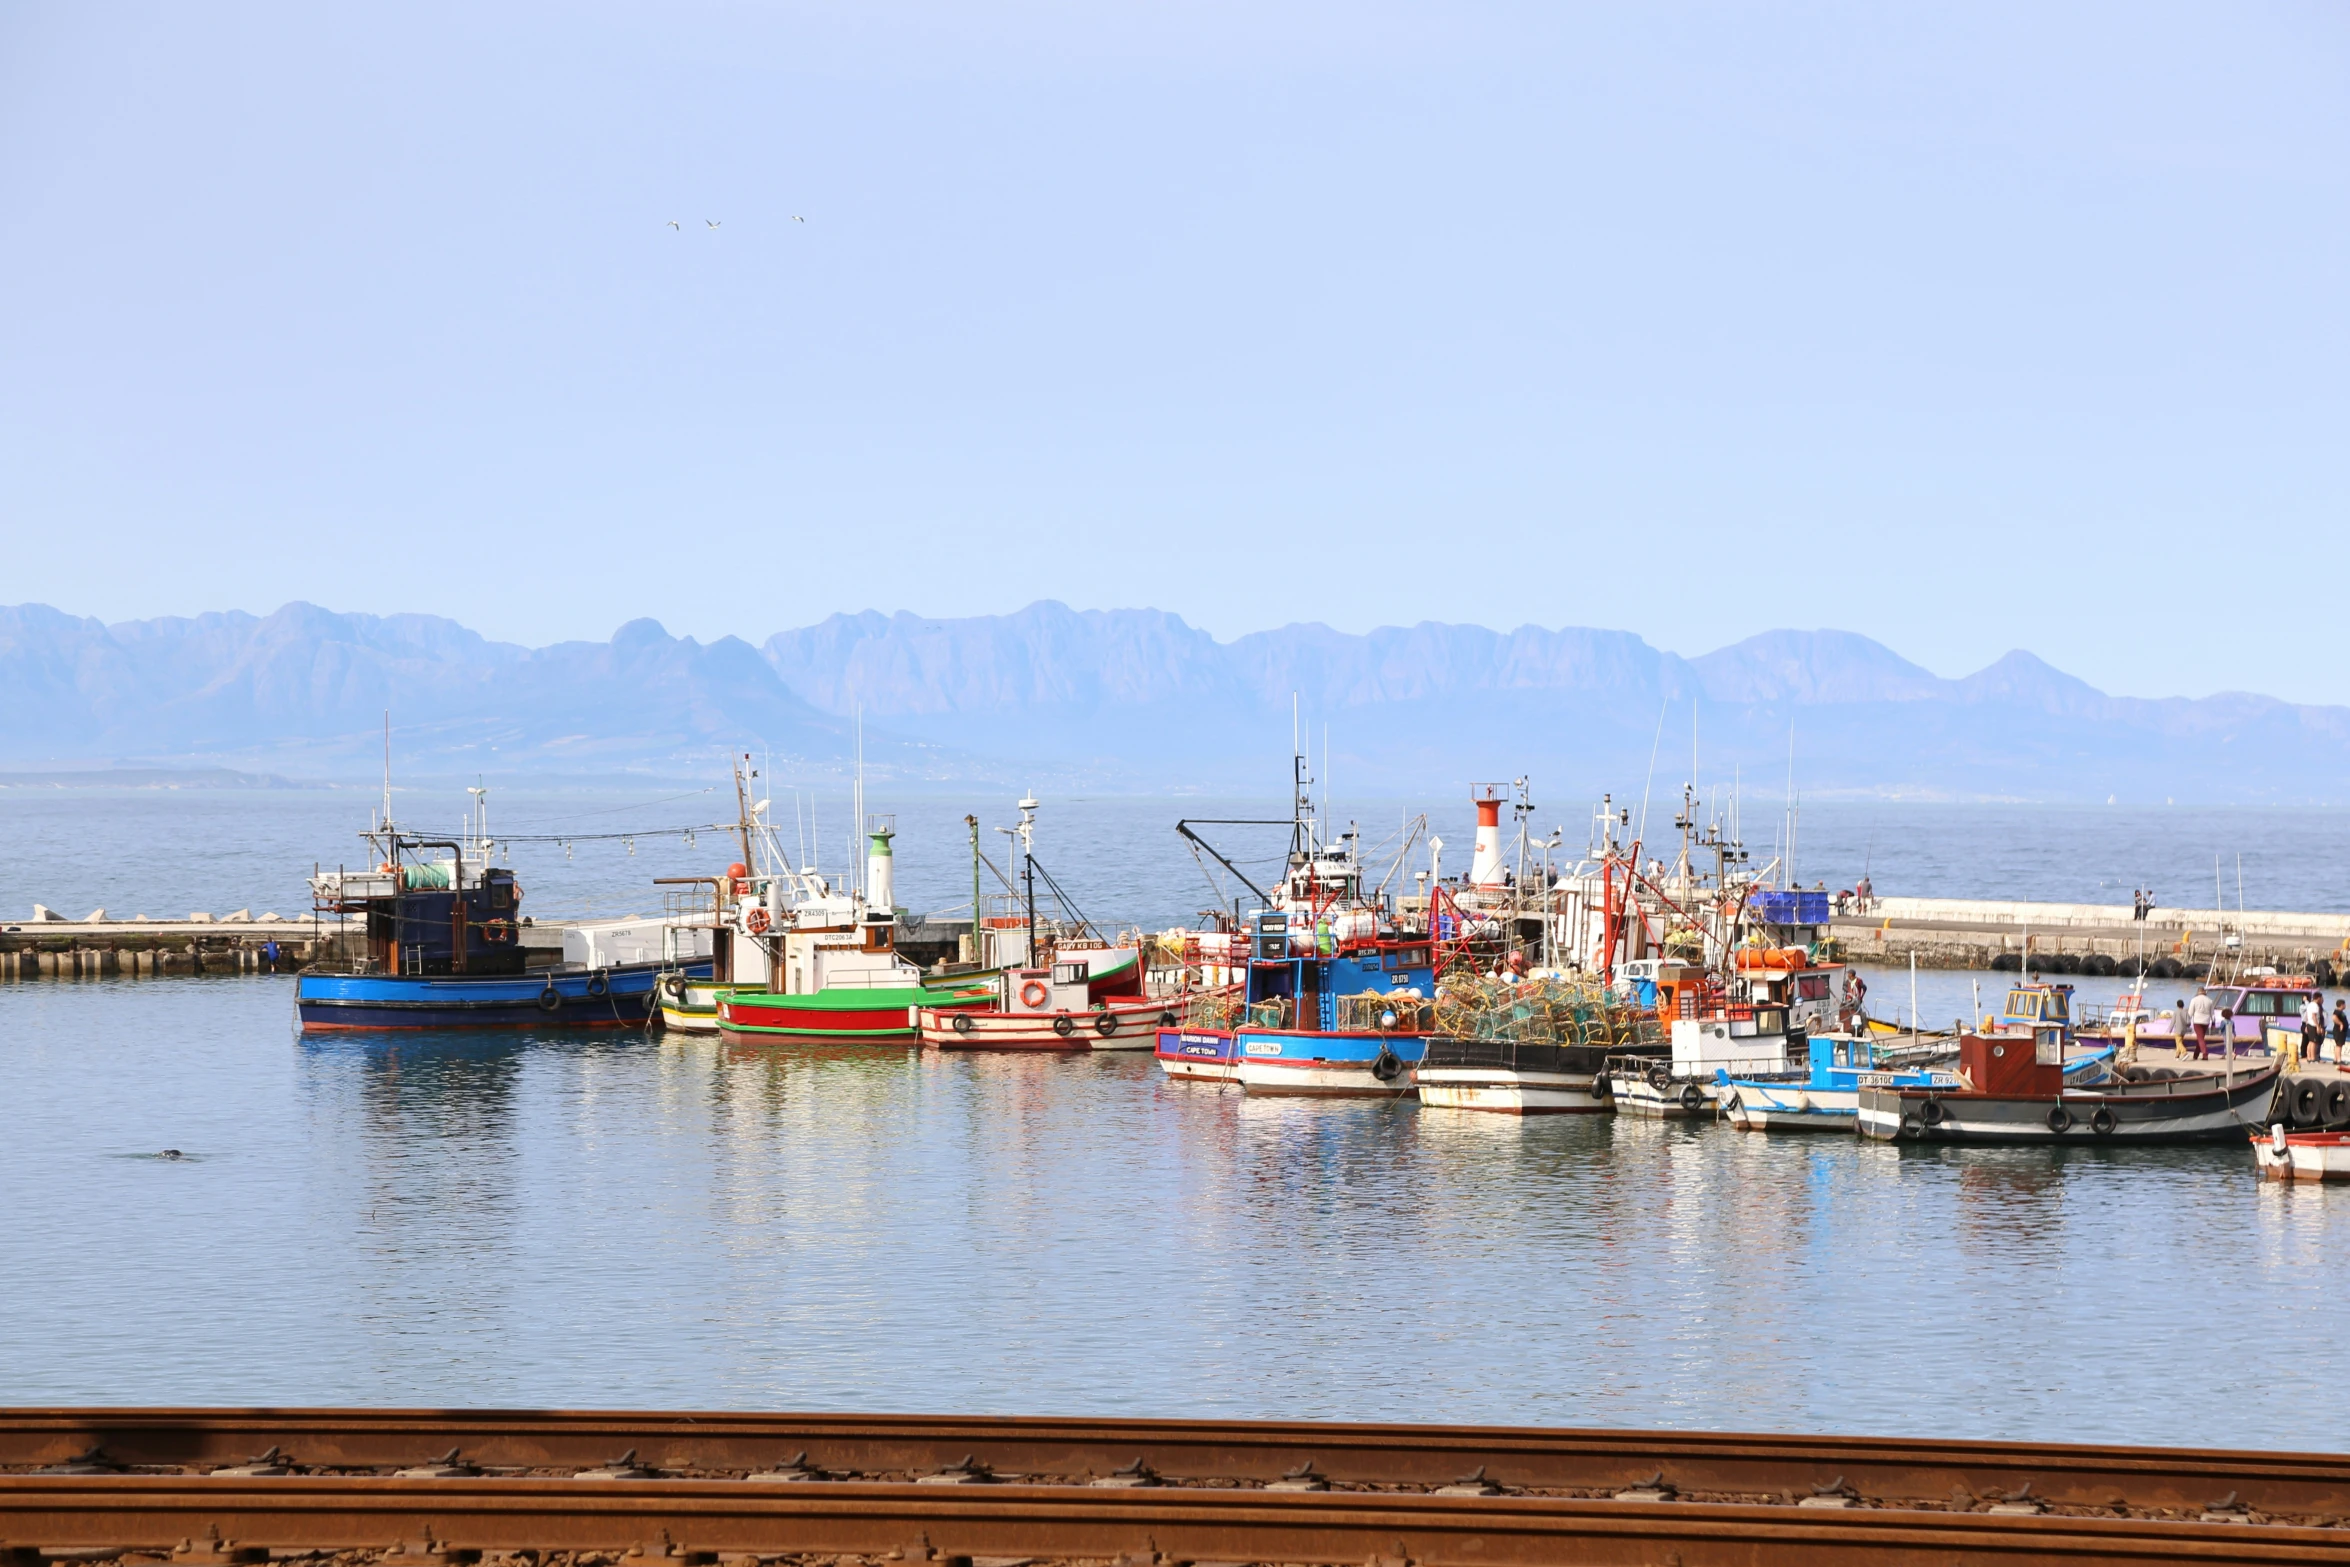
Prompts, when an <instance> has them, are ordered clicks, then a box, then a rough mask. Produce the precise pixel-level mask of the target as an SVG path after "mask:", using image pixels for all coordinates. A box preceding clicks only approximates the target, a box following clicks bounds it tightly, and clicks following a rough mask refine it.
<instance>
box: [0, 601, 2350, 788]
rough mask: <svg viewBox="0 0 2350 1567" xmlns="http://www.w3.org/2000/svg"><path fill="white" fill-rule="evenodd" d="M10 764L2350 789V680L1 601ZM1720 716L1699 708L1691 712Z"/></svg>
mask: <svg viewBox="0 0 2350 1567" xmlns="http://www.w3.org/2000/svg"><path fill="white" fill-rule="evenodd" d="M0 696H4V697H5V698H6V700H7V702H8V704H9V708H10V711H11V712H12V713H14V714H15V715H16V716H17V718H18V722H17V723H15V724H13V725H11V726H8V728H7V729H5V730H4V731H0V763H5V764H7V765H9V766H13V767H25V766H29V765H33V764H56V763H63V762H70V763H74V764H76V765H86V764H91V763H95V762H101V761H115V762H123V763H140V764H146V765H154V764H157V763H162V762H170V763H180V764H184V763H187V762H189V761H191V760H201V761H203V762H206V763H210V764H215V765H223V764H229V763H234V764H236V765H239V766H246V767H267V768H270V769H272V770H275V771H279V772H284V773H288V774H291V775H295V776H314V777H315V776H329V775H332V776H355V775H358V774H360V773H364V772H365V771H366V770H368V769H369V768H370V767H371V766H372V764H373V758H374V757H375V755H376V754H377V751H378V750H379V748H380V745H381V735H380V725H381V722H382V715H383V713H384V711H385V709H387V708H389V709H391V710H392V712H393V716H394V722H395V725H396V726H397V731H398V732H397V736H396V739H397V749H398V751H399V754H400V755H401V757H402V758H403V764H404V765H408V766H414V767H420V768H424V769H428V770H440V771H450V772H454V771H465V772H474V771H485V770H486V771H494V772H500V773H505V774H509V775H512V774H515V773H541V774H543V773H547V772H586V771H601V772H620V771H647V770H650V771H659V772H663V773H667V774H678V773H685V772H706V771H709V770H711V769H712V768H714V767H718V766H722V765H723V761H722V758H723V757H724V756H725V755H726V754H727V753H728V752H729V751H732V750H736V749H745V748H747V749H753V750H758V751H762V752H766V753H771V754H772V755H774V757H775V758H776V759H777V761H778V762H779V763H788V764H790V765H791V766H793V767H795V768H799V769H801V770H805V771H814V772H829V773H837V772H838V771H840V770H841V769H842V768H843V767H845V766H846V765H847V762H848V758H849V757H850V755H851V754H852V752H853V749H854V745H855V739H854V736H855V732H856V725H857V722H858V721H859V720H860V719H861V720H862V723H863V725H864V730H865V750H866V756H867V761H868V765H869V767H870V768H872V769H873V770H874V771H875V772H876V774H877V775H878V776H883V777H897V778H901V779H907V780H919V779H935V780H948V779H961V778H989V779H995V780H998V781H1009V782H1030V781H1039V782H1041V781H1045V780H1048V779H1049V780H1052V781H1054V782H1055V783H1056V785H1057V786H1061V787H1068V786H1071V785H1075V786H1081V787H1098V788H1111V789H1143V790H1151V791H1181V790H1209V789H1214V790H1228V789H1246V790H1251V791H1254V792H1267V793H1270V792H1275V791H1276V790H1277V789H1278V788H1279V787H1280V783H1279V780H1280V779H1281V778H1282V777H1283V776H1284V775H1285V764H1284V762H1283V758H1285V757H1286V756H1287V754H1288V750H1289V745H1290V737H1291V733H1292V713H1293V700H1294V704H1295V708H1294V710H1295V712H1296V713H1297V714H1298V715H1299V716H1300V717H1302V719H1303V721H1304V724H1305V731H1306V734H1307V735H1308V736H1309V737H1310V738H1311V739H1312V741H1313V742H1314V745H1313V749H1314V750H1315V752H1316V754H1317V755H1318V754H1319V753H1320V752H1321V750H1322V748H1323V746H1324V744H1325V741H1324V735H1325V732H1326V733H1327V742H1326V743H1327V746H1328V748H1329V752H1330V763H1329V765H1330V767H1331V769H1332V770H1333V771H1334V772H1335V773H1338V774H1339V775H1340V776H1341V777H1342V778H1343V779H1344V780H1345V782H1346V783H1347V784H1348V785H1350V786H1352V787H1353V788H1355V789H1358V790H1360V789H1368V788H1378V789H1392V790H1395V791H1399V792H1410V791H1416V790H1426V789H1431V788H1447V789H1449V788H1452V787H1456V786H1457V785H1458V784H1460V783H1461V782H1462V781H1464V780H1466V779H1470V778H1507V777H1513V776H1516V775H1517V774H1519V773H1524V772H1539V773H1540V774H1541V775H1542V776H1543V777H1544V778H1545V779H1546V780H1549V784H1550V787H1551V788H1552V790H1553V791H1554V792H1555V790H1556V789H1557V788H1560V787H1568V788H1573V789H1577V790H1588V791H1589V792H1592V793H1594V794H1596V793H1598V792H1600V791H1601V790H1604V789H1610V788H1612V789H1614V790H1616V791H1617V792H1619V793H1620V792H1624V791H1625V790H1626V789H1628V788H1630V787H1633V786H1636V785H1638V784H1639V783H1640V782H1641V780H1642V779H1643V778H1644V777H1645V776H1646V773H1647V770H1648V768H1649V766H1650V762H1651V758H1652V756H1661V760H1660V761H1658V762H1657V764H1656V765H1657V766H1658V769H1659V771H1660V774H1661V775H1662V776H1663V777H1670V778H1674V779H1679V778H1681V777H1683V776H1685V775H1686V773H1687V772H1688V771H1689V768H1690V766H1691V765H1692V761H1691V748H1692V745H1694V746H1695V747H1696V755H1695V761H1694V765H1695V766H1697V767H1700V768H1702V769H1703V770H1704V771H1705V773H1706V775H1707V776H1708V777H1709V778H1718V777H1720V776H1722V775H1725V774H1728V773H1730V772H1731V771H1733V770H1736V771H1739V772H1741V773H1742V774H1743V775H1744V776H1745V777H1746V778H1747V779H1748V780H1750V787H1751V786H1753V785H1756V784H1759V785H1761V786H1762V787H1763V788H1765V789H1767V788H1768V787H1769V782H1768V781H1769V780H1775V779H1782V778H1784V777H1785V774H1786V768H1787V765H1788V756H1789V748H1790V743H1791V741H1792V744H1793V747H1794V752H1795V761H1796V776H1797V781H1798V784H1799V786H1801V787H1804V788H1806V789H1808V790H1811V791H1812V792H1814V793H1818V792H1821V791H1839V792H1889V793H1903V794H1912V795H1917V794H1929V795H1932V794H1939V795H1948V796H1953V797H1983V796H1989V797H2000V798H2075V799H2081V798H2087V799H2103V798H2106V797H2107V796H2108V795H2115V796H2119V797H2122V798H2128V799H2134V800H2148V799H2154V800H2159V799H2163V798H2171V797H2176V798H2180V799H2196V800H2205V801H2209V800H2222V799H2225V800H2258V799H2268V800H2323V799H2335V798H2340V797H2342V796H2344V795H2346V794H2350V708H2341V707H2309V706H2295V705H2292V704H2288V703H2284V702H2279V701H2276V700H2273V699H2271V698H2267V697H2261V696H2253V695H2243V694H2230V695H2224V696H2216V697H2210V698H2205V699H2200V700H2188V699H2184V698H2173V699H2164V700H2159V701H2147V700H2141V699H2135V698H2119V697H2111V696H2107V695H2105V694H2104V693H2102V692H2099V691H2097V690H2095V689H2094V688H2093V687H2091V686H2089V685H2088V684H2086V683H2085V682H2083V681H2080V680H2077V679H2075V678H2073V677H2072V676H2069V675H2066V674H2064V673H2062V672H2061V671H2059V670H2056V669H2053V668H2051V667H2050V666H2049V665H2047V664H2046V663H2044V662H2042V661H2041V660H2039V659H2037V658H2035V657H2033V656H2032V655H2031V654H2029V653H2024V652H2014V653H2010V654H2008V655H2007V656H2006V657H2004V658H2002V659H2000V660H1999V661H1997V662H1996V663H1994V664H1992V665H1990V666H1988V667H1987V668H1985V669H1982V670H1979V671H1977V672H1975V673H1974V674H1971V675H1968V676H1965V677H1964V678H1961V679H1956V680H1946V679H1943V678H1941V677H1940V676H1937V675H1935V674H1933V673H1932V672H1931V671H1928V670H1926V669H1922V668H1920V667H1919V666H1917V665H1915V664H1912V663H1910V662H1909V661H1907V660H1906V659H1903V658H1901V657H1900V656H1899V655H1898V654H1896V653H1894V652H1893V651H1892V650H1891V649H1889V648H1886V647H1885V646H1883V645H1882V644H1880V643H1877V642H1874V641H1872V640H1870V639H1868V638H1866V637H1862V636H1857V635H1854V634H1852V633H1850V632H1842V631H1833V630H1819V631H1793V630H1788V631H1772V632H1766V633H1763V634H1761V635H1759V636H1754V637H1749V638H1747V639H1746V640H1744V641H1742V642H1738V643H1736V644H1733V645H1731V646H1729V647H1725V648H1721V649H1718V650H1716V651H1714V652H1710V653H1706V654H1702V655H1700V656H1697V657H1693V658H1691V657H1683V656H1681V655H1678V654H1674V653H1669V652H1665V651H1662V650H1660V649H1658V648H1655V647H1652V646H1650V645H1649V644H1648V643H1647V642H1645V641H1643V640H1642V639H1641V638H1639V637H1637V636H1635V635H1633V634H1631V633H1629V632H1621V631H1606V630H1594V629H1589V628H1580V627H1565V628H1559V629H1555V630H1554V629H1549V628H1544V627H1538V626H1522V627H1518V628H1516V629H1514V630H1509V631H1496V630H1491V629H1488V628H1485V627H1481V626H1464V625H1447V624H1439V623H1435V622H1423V623H1421V624H1419V625H1416V626H1406V627H1382V628H1379V629H1377V630H1374V631H1371V632H1367V633H1363V634H1360V635H1356V634H1352V633H1344V632H1338V631H1334V630H1332V629H1330V628H1329V627H1327V626H1322V625H1311V624H1308V625H1292V626H1285V627H1282V628H1280V629H1278V630H1271V631H1261V632H1253V633H1250V634H1248V635H1246V636H1242V637H1239V638H1236V639H1234V640H1233V641H1231V642H1219V641H1217V640H1216V639H1215V638H1214V637H1212V636H1210V635H1209V634H1208V633H1207V632H1205V631H1202V630H1200V629H1199V628H1197V627H1195V626H1192V625H1190V624H1188V623H1186V622H1185V621H1184V620H1183V619H1181V618H1180V617H1179V616H1176V615H1172V614H1169V613H1166V612H1164V611H1160V610H1150V609H1130V610H1073V609H1070V608H1068V607H1067V606H1065V605H1062V604H1058V603H1053V602H1050V601H1046V602H1040V603H1036V604H1032V605H1030V606H1028V607H1027V608H1025V609H1023V610H1020V611H1017V612H1016V613H1013V614H1009V615H989V616H973V617H966V618H953V619H949V618H940V617H933V616H919V615H913V614H908V613H898V614H890V615H884V614H881V613H878V612H874V611H867V612H864V613H860V614H839V615H834V616H831V617H830V618H828V619H826V620H824V621H822V622H820V623H818V624H816V625H813V626H806V627H802V628H799V629H796V630H789V631H781V632H777V633H775V634H774V635H772V636H770V637H769V638H768V639H767V640H766V641H765V642H764V643H763V644H761V645H759V646H756V647H754V646H753V645H752V644H750V643H748V642H746V641H743V640H741V639H739V638H736V637H722V638H719V639H718V640H716V641H714V642H710V643H706V644H705V643H702V642H698V641H696V640H694V639H692V638H679V637H672V636H670V635H669V634H668V633H667V632H666V631H665V630H664V629H663V628H662V627H661V626H660V625H659V624H657V623H656V622H653V621H650V620H637V621H632V622H630V623H629V624H627V625H625V626H623V627H621V628H620V629H619V630H618V631H617V632H615V633H614V634H613V636H612V638H611V640H610V641H608V642H567V643H558V644H555V645H553V646H550V647H544V648H525V647H520V646H517V645H514V644H511V643H500V642H493V641H491V640H489V639H487V638H484V637H482V636H480V635H479V634H478V633H475V632H473V631H471V630H469V629H467V628H466V627H464V626H462V625H459V624H458V623H456V622H454V621H450V620H445V619H441V618H439V617H435V616H428V615H391V616H375V615H363V614H343V613H337V612H334V611H329V610H325V609H321V608H318V607H317V606H315V605H310V604H289V605H286V606H285V607H283V608H281V609H279V610H277V611H276V612H274V613H273V614H270V615H266V616H256V615H250V614H244V613H240V612H229V613H220V614H208V615H200V616H195V617H189V618H178V617H171V618H164V619H157V620H147V621H131V622H124V623H121V624H118V625H111V626H110V625H106V624H104V623H102V622H99V621H97V620H92V619H86V618H79V617H75V616H71V615H67V614H64V613H62V612H60V611H58V610H55V609H51V608H49V607H47V606H44V605H37V604H28V605H19V606H15V607H13V608H0ZM1693 726H1694V730H1695V733H1694V735H1693V734H1692V728H1693Z"/></svg>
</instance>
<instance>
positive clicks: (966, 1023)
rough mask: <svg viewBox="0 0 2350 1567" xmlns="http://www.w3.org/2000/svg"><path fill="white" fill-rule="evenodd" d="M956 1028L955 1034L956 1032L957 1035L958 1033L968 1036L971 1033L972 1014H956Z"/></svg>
mask: <svg viewBox="0 0 2350 1567" xmlns="http://www.w3.org/2000/svg"><path fill="white" fill-rule="evenodd" d="M954 1027H955V1032H956V1033H958V1034H968V1033H970V1032H971V1014H970V1013H968V1012H958V1013H956V1014H955V1024H954Z"/></svg>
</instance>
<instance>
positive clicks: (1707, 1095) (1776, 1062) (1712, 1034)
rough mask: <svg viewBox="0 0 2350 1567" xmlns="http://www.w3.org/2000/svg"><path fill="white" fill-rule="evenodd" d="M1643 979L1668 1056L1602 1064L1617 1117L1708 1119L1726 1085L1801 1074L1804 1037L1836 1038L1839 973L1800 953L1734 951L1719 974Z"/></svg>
mask: <svg viewBox="0 0 2350 1567" xmlns="http://www.w3.org/2000/svg"><path fill="white" fill-rule="evenodd" d="M1651 972H1652V974H1653V976H1654V977H1653V980H1652V983H1653V984H1654V986H1655V991H1656V996H1657V1002H1656V1011H1657V1016H1658V1017H1659V1019H1660V1020H1661V1019H1669V1020H1670V1022H1669V1024H1668V1025H1667V1030H1668V1037H1669V1039H1670V1042H1671V1053H1670V1054H1669V1056H1666V1057H1664V1058H1662V1059H1659V1058H1657V1057H1655V1056H1652V1055H1644V1054H1628V1055H1618V1056H1615V1057H1611V1059H1610V1060H1609V1062H1608V1065H1607V1068H1606V1071H1607V1078H1608V1086H1609V1089H1610V1092H1611V1094H1612V1096H1613V1098H1614V1100H1615V1105H1616V1109H1617V1110H1618V1111H1619V1112H1620V1113H1625V1114H1631V1115H1647V1116H1657V1117H1663V1118H1681V1117H1687V1116H1693V1115H1703V1114H1707V1113H1709V1112H1710V1111H1711V1110H1712V1108H1713V1106H1714V1103H1715V1101H1716V1100H1717V1098H1719V1097H1720V1095H1721V1093H1722V1089H1723V1085H1724V1084H1726V1083H1728V1082H1730V1081H1731V1080H1739V1081H1748V1082H1751V1081H1756V1080H1760V1079H1765V1078H1795V1077H1800V1076H1803V1075H1805V1074H1806V1073H1808V1072H1809V1070H1810V1067H1811V1040H1812V1038H1813V1036H1814V1035H1821V1034H1835V1033H1836V1032H1837V1029H1836V1021H1837V1020H1836V1008H1837V1005H1838V995H1839V987H1838V981H1839V980H1840V979H1841V977H1842V976H1843V974H1844V972H1845V970H1844V966H1843V965H1842V964H1839V963H1827V962H1815V961H1813V959H1812V958H1811V957H1810V955H1809V954H1808V953H1807V952H1806V951H1805V950H1804V949H1802V948H1799V947H1753V946H1744V947H1735V948H1733V949H1731V952H1730V961H1729V962H1728V963H1727V964H1726V965H1725V968H1724V970H1723V971H1722V972H1719V973H1715V972H1711V971H1709V970H1708V969H1706V968H1704V967H1702V966H1700V965H1698V964H1694V963H1684V964H1669V963H1667V964H1658V965H1656V966H1655V967H1654V968H1653V969H1652V970H1651Z"/></svg>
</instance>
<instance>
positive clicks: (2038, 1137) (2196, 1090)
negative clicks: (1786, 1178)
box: [1859, 1028, 2279, 1144]
mask: <svg viewBox="0 0 2350 1567" xmlns="http://www.w3.org/2000/svg"><path fill="white" fill-rule="evenodd" d="M1959 1072H1960V1074H1961V1075H1962V1076H1963V1077H1964V1078H1965V1079H1966V1080H1967V1083H1968V1085H1969V1086H1968V1087H1966V1088H1965V1089H1963V1090H1957V1091H1953V1090H1951V1089H1947V1088H1935V1087H1903V1086H1898V1085H1895V1084H1892V1083H1882V1084H1880V1083H1875V1082H1867V1083H1864V1084H1863V1085H1862V1087H1861V1090H1860V1110H1859V1113H1860V1130H1861V1132H1862V1134H1863V1135H1864V1136H1868V1137H1873V1138H1877V1139H1880V1140H1882V1141H1887V1142H1917V1143H2098V1144H2113V1143H2197V1142H2234V1141H2236V1140H2237V1139H2238V1138H2241V1137H2243V1136H2244V1135H2245V1134H2246V1131H2247V1130H2248V1129H2249V1128H2252V1127H2256V1126H2261V1125H2264V1124H2266V1123H2267V1121H2268V1120H2269V1119H2270V1117H2269V1111H2270V1109H2271V1107H2272V1105H2273V1104H2274V1102H2275V1100H2276V1098H2277V1084H2278V1080H2279V1074H2278V1069H2277V1067H2276V1066H2275V1065H2274V1064H2271V1065H2268V1066H2265V1067H2263V1068H2261V1069H2260V1070H2259V1071H2256V1072H2249V1073H2242V1074H2230V1073H2225V1072H2215V1073H2209V1074H2192V1075H2187V1076H2180V1077H2165V1078H2154V1079H2150V1080H2145V1081H2138V1082H2126V1081H2125V1082H2120V1083H2108V1084H2101V1085H2099V1086H2097V1087H2094V1088H2066V1087H2065V1086H2064V1047H2063V1043H2062V1040H2061V1038H2060V1037H2059V1034H2058V1031H2057V1030H2056V1029H2054V1028H2046V1029H2040V1030H2032V1031H2027V1030H2021V1029H2016V1030H2000V1031H1995V1032H1986V1033H1969V1034H1966V1035H1963V1036H1962V1037H1961V1038H1960V1040H1959Z"/></svg>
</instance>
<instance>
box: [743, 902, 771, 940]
mask: <svg viewBox="0 0 2350 1567" xmlns="http://www.w3.org/2000/svg"><path fill="white" fill-rule="evenodd" d="M743 923H744V924H745V925H747V926H749V927H750V932H751V934H752V935H754V936H764V935H765V934H767V906H766V905H765V904H763V903H754V904H752V905H751V912H750V913H748V914H746V915H744V916H743Z"/></svg>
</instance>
